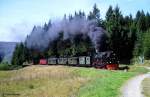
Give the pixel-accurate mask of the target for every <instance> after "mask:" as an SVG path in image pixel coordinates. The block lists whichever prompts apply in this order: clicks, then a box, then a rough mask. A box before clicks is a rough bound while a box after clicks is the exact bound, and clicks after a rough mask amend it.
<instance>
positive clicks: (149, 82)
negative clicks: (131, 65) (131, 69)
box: [142, 78, 150, 97]
mask: <svg viewBox="0 0 150 97" xmlns="http://www.w3.org/2000/svg"><path fill="white" fill-rule="evenodd" d="M142 86H143V94H144V95H145V97H150V78H146V79H144V80H143V82H142Z"/></svg>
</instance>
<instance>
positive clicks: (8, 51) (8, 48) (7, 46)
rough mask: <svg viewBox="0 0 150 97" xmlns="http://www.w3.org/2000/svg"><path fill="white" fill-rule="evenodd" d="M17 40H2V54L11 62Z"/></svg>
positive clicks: (0, 52) (0, 46)
mask: <svg viewBox="0 0 150 97" xmlns="http://www.w3.org/2000/svg"><path fill="white" fill-rule="evenodd" d="M16 44H17V42H0V56H2V57H3V60H5V61H8V62H10V61H11V58H12V54H13V51H14V49H15V46H16Z"/></svg>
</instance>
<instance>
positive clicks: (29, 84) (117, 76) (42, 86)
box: [0, 66, 146, 97]
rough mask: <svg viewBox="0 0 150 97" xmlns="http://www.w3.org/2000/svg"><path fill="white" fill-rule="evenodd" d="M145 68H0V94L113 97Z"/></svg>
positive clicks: (42, 96)
mask: <svg viewBox="0 0 150 97" xmlns="http://www.w3.org/2000/svg"><path fill="white" fill-rule="evenodd" d="M145 72H146V69H145V68H143V67H134V66H133V67H132V69H130V70H129V72H124V71H108V70H99V69H94V68H79V67H67V66H29V67H25V68H23V69H19V70H11V71H0V97H1V96H2V97H3V94H4V97H117V96H118V95H119V93H120V92H119V90H120V87H121V86H122V85H123V83H124V82H125V81H127V80H128V79H129V78H131V77H133V76H135V75H137V74H140V73H145ZM5 94H6V95H5ZM7 94H19V95H7Z"/></svg>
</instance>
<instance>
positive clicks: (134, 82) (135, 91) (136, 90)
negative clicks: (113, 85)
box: [121, 68, 150, 97]
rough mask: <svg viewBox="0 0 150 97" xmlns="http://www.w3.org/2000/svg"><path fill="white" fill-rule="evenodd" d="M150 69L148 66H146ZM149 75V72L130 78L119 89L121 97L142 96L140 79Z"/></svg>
mask: <svg viewBox="0 0 150 97" xmlns="http://www.w3.org/2000/svg"><path fill="white" fill-rule="evenodd" d="M148 69H150V68H148ZM147 77H150V73H147V74H143V75H139V76H136V77H134V78H132V79H130V80H129V81H128V82H127V83H126V84H125V85H124V86H123V87H122V89H121V93H122V96H121V97H144V95H143V94H142V85H141V83H142V81H143V80H144V79H145V78H147Z"/></svg>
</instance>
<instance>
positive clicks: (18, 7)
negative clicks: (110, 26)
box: [0, 0, 150, 41]
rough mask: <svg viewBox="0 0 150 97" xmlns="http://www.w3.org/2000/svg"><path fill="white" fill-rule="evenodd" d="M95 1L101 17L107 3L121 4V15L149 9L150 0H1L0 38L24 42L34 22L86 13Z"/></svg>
mask: <svg viewBox="0 0 150 97" xmlns="http://www.w3.org/2000/svg"><path fill="white" fill-rule="evenodd" d="M94 3H97V5H98V7H99V9H100V11H101V17H102V18H104V17H105V13H106V11H107V9H108V7H109V5H112V6H116V5H117V4H118V6H119V7H120V9H121V11H122V13H123V14H124V15H129V14H130V13H131V14H133V16H135V13H136V12H137V10H144V11H145V12H147V11H149V12H150V6H149V4H150V0H0V41H24V39H25V37H26V35H27V34H29V33H30V32H31V30H32V27H33V26H34V25H42V24H44V23H45V22H48V21H49V19H51V20H52V21H54V20H56V19H61V18H62V17H63V15H64V14H67V15H69V14H71V13H74V11H78V10H82V11H85V13H86V14H88V13H89V11H90V10H92V6H93V5H94Z"/></svg>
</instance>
